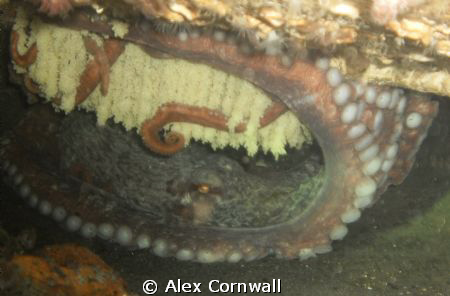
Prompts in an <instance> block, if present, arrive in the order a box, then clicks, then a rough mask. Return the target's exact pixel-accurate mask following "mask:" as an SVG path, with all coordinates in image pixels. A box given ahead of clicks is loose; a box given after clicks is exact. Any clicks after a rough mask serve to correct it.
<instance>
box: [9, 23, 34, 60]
mask: <svg viewBox="0 0 450 296" xmlns="http://www.w3.org/2000/svg"><path fill="white" fill-rule="evenodd" d="M18 42H19V33H17V32H15V31H13V32H12V33H11V57H12V59H13V60H14V62H15V63H16V64H17V65H18V66H20V67H23V68H28V67H29V66H30V65H31V64H33V63H34V62H35V61H36V58H37V46H36V43H34V44H33V45H32V46H31V47H30V49H28V51H27V52H26V53H25V54H23V55H22V54H20V53H19V51H18V49H17V44H18Z"/></svg>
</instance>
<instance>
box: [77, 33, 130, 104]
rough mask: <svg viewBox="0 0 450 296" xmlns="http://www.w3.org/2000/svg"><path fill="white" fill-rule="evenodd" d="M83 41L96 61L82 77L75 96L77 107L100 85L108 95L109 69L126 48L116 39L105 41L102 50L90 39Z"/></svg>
mask: <svg viewBox="0 0 450 296" xmlns="http://www.w3.org/2000/svg"><path fill="white" fill-rule="evenodd" d="M83 41H84V45H85V47H86V49H87V51H88V52H89V53H90V54H92V55H93V56H94V59H93V60H92V61H90V62H89V63H88V65H87V66H86V69H85V70H84V72H83V74H82V75H81V77H80V84H79V86H78V88H77V94H76V96H75V104H76V105H79V104H81V103H82V102H84V101H85V100H86V99H87V97H89V95H90V94H91V93H92V92H93V91H94V89H95V88H96V87H97V85H98V84H99V83H100V89H101V93H102V95H104V96H106V95H107V93H108V86H109V68H110V66H111V65H112V64H114V63H115V62H116V61H117V59H118V58H119V56H120V55H121V54H122V52H123V50H124V48H125V47H124V44H123V42H122V41H119V40H116V39H108V40H105V41H104V44H103V48H100V47H99V46H98V45H97V44H96V43H95V41H94V40H93V39H91V38H89V37H84V38H83Z"/></svg>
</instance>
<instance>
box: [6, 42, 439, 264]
mask: <svg viewBox="0 0 450 296" xmlns="http://www.w3.org/2000/svg"><path fill="white" fill-rule="evenodd" d="M130 36H131V37H130V39H133V38H134V39H138V38H137V37H132V34H130ZM168 38H172V39H174V41H172V42H175V43H177V45H178V48H180V46H179V44H180V40H181V39H184V38H185V36H182V38H177V37H175V38H173V36H169V37H167V36H165V37H164V39H168ZM201 38H202V41H204V42H211V38H209V37H208V36H202V37H201ZM111 40H112V41H111V43H116V44H117V43H121V42H119V41H113V39H111ZM13 41H14V35H13ZM134 41H136V40H134ZM137 41H139V40H137ZM165 41H167V40H163V41H162V42H165ZM181 41H182V45H183V46H184V47H185V48H191V46H192V44H189V39H188V40H181ZM202 41H200V42H199V39H198V37H197V39H196V40H195V43H196V44H199V43H200V44H201V42H202ZM107 42H108V41H105V44H104V47H105V49H104V50H105V53H107V52H109V49H108V47H107V44H108V43H107ZM212 42H214V43H215V45H216V48H217V43H219V44H220V42H222V41H220V40H214V41H212ZM167 43H168V44H169V45H170V42H167ZM12 45H13V47H12V53H13V59H14V60H15V61H16V63H17V61H19V62H20V61H21V60H28V59H31V60H32V58H29V57H30V56H33V54H28V53H27V54H26V55H23V56H20V55H19V56H18V58H17V60H16V58H14V56H15V54H14V52H15V50H14V42H12ZM183 46H181V50H183V48H182V47H183ZM226 46H230V45H229V44H226ZM200 48H208V47H207V46H204V47H200ZM209 48H211V47H209ZM235 50H236V49H235ZM30 52H32V50H31V51H30ZM92 52H94V51H92ZM97 52H98V50H97ZM202 54H204V53H202ZM213 54H214V53H213ZM230 56H231V55H230ZM244 58H245V59H249V57H248V56H245V57H244ZM266 59H267V60H273V59H274V57H267V58H266ZM97 60H99V59H97ZM108 60H109V62H110V63H111V62H112V61H113V60H114V58H111V59H110V58H109V56H108ZM25 64H26V63H25ZM100 64H101V63H100ZM268 64H270V63H268ZM277 65H278V66H277V67H278V68H271V70H274V71H273V72H276V71H279V70H280V68H281V70H282V71H283V72H286V71H289V69H293V68H294V67H295V66H296V65H300V66H301V68H303V70H305V68H306V67H309V68H307V70H308V71H311V69H314V71H315V72H314V73H316V74H317V73H319V74H317V75H319V76H318V77H319V78H320V79H318V83H319V84H322V85H321V86H320V88H321V89H322V90H321V91H317V92H314V91H311V93H312V94H316V93H320V92H322V93H327V94H330V95H328V96H326V97H325V98H323V97H321V96H319V95H317V96H316V95H307V96H305V97H303V100H296V101H289V100H286V101H285V102H287V104H288V106H289V107H290V108H291V109H294V110H298V109H299V108H303V109H305V105H317V106H320V104H317V103H323V104H324V105H326V107H325V108H324V109H327V108H328V109H327V111H330V112H326V113H327V114H326V115H325V117H326V116H328V117H326V118H324V119H325V120H324V122H325V123H326V124H327V125H328V124H329V123H332V124H333V126H332V127H331V128H330V130H332V132H330V134H333V133H334V136H335V137H337V138H340V141H342V142H343V144H342V146H341V147H340V149H347V150H348V149H350V150H351V151H352V153H351V154H352V155H353V154H356V155H357V156H358V157H357V158H355V159H356V160H354V162H355V163H354V164H350V165H349V166H348V167H349V168H350V167H351V166H352V165H356V166H357V167H358V168H359V171H360V172H361V175H362V177H361V178H360V179H359V180H358V182H356V184H349V187H350V188H354V192H353V193H351V194H349V196H351V199H352V201H351V202H350V205H349V206H347V207H346V208H345V211H343V212H342V213H337V214H338V219H339V220H340V221H339V222H338V223H334V222H333V225H334V227H333V228H332V229H331V230H330V232H329V233H328V236H329V239H331V240H334V239H341V238H343V237H344V236H345V234H346V232H347V229H346V227H345V224H346V223H351V222H353V221H356V220H357V219H358V218H359V216H360V210H361V209H363V208H365V207H367V206H368V205H370V204H371V203H372V202H373V201H374V199H375V195H379V194H380V193H382V192H383V191H384V189H385V188H386V186H387V185H388V183H387V182H386V181H387V178H388V176H389V177H390V179H391V180H392V181H393V182H395V183H398V182H401V180H402V179H403V178H404V176H405V175H406V173H407V172H408V170H409V169H410V167H411V165H412V161H413V157H414V154H415V152H416V151H417V149H418V146H419V145H420V143H421V142H422V140H423V138H424V136H425V134H426V130H427V129H428V127H429V125H430V123H431V119H432V117H433V116H434V115H435V113H436V112H437V106H435V105H434V104H431V103H429V102H428V101H426V100H423V99H419V98H415V99H410V100H407V99H406V97H405V96H403V92H402V91H401V90H397V89H394V90H381V89H379V88H377V87H374V86H364V85H362V84H359V83H349V82H345V81H344V79H343V78H342V76H341V74H340V73H339V71H338V70H337V69H334V68H330V66H329V61H328V60H327V59H318V60H316V62H315V64H310V63H309V62H301V61H293V62H292V64H291V65H283V64H281V63H279V62H278V61H277ZM306 65H307V66H306ZM94 68H97V70H96V71H99V69H98V68H99V66H98V65H96V66H95V67H94ZM99 72H101V71H99ZM294 72H295V71H294ZM288 74H289V73H288ZM97 77H98V78H97V79H96V81H97V83H98V81H99V80H101V81H102V84H107V82H105V81H107V78H105V77H102V76H101V75H98V76H97ZM246 78H247V79H249V78H248V77H246ZM249 80H251V78H250V79H249ZM302 83H305V82H304V81H302ZM316 83H317V82H316ZM323 84H325V85H326V87H324V86H323ZM80 85H81V83H80ZM316 86H317V85H314V86H312V87H311V89H313V88H314V87H316ZM323 89H326V90H323ZM319 99H321V100H323V101H321V102H319V101H318V100H319ZM300 104H301V105H302V106H299V105H300ZM330 107H331V108H330ZM404 114H407V115H406V116H405V115H404ZM322 116H323V115H322ZM331 117H332V118H331ZM337 123H341V124H337ZM158 130H159V128H158ZM6 142H7V141H4V142H2V143H4V144H5V143H6ZM344 144H345V145H344ZM2 154H4V153H2ZM346 159H348V157H346ZM2 167H3V169H4V170H5V171H6V172H7V173H8V174H9V175H11V176H15V177H14V183H15V184H16V185H17V186H18V189H19V193H20V195H21V196H23V197H26V198H30V196H33V197H34V198H33V202H32V203H33V204H38V203H39V201H38V200H36V198H37V197H36V196H35V195H33V194H32V193H31V188H30V187H29V186H28V185H27V184H26V183H25V182H23V176H22V177H20V174H19V173H18V171H19V170H18V169H17V166H15V165H14V164H11V163H9V162H5V161H4V162H3V166H2ZM388 174H389V175H388ZM39 208H40V210H41V212H43V213H46V214H47V215H48V214H51V213H52V206H51V205H49V204H46V203H44V204H41V205H40V206H39ZM57 209H58V211H57ZM62 210H64V211H62ZM62 210H61V208H58V207H55V208H54V209H53V211H55V213H53V214H52V215H53V216H54V217H57V218H55V219H57V220H60V221H63V220H64V219H65V218H66V214H67V211H66V210H65V209H62ZM58 213H59V214H58ZM62 213H65V214H64V215H63V214H62ZM339 214H340V215H339ZM335 215H336V213H335ZM71 218H72V219H71ZM66 224H67V226H68V227H69V229H73V230H78V229H81V232H82V233H83V235H85V236H88V237H91V236H92V235H95V231H98V234H99V236H100V237H104V238H107V239H111V238H113V236H114V238H115V239H116V240H117V241H118V242H119V243H121V244H124V245H130V244H132V243H135V244H137V245H138V246H139V247H150V246H152V247H153V250H154V251H155V253H156V254H163V253H165V252H167V250H165V248H167V246H168V245H170V243H169V242H168V241H164V240H163V239H158V238H156V239H154V240H150V237H149V236H147V235H146V234H145V232H144V233H139V231H135V230H133V231H132V230H131V227H128V226H127V225H119V226H112V225H111V224H108V223H103V224H101V225H92V223H88V222H83V221H82V220H81V219H80V218H78V219H76V218H73V217H68V219H66ZM336 225H337V226H336ZM116 228H117V229H116ZM93 233H94V234H93ZM114 233H115V235H114ZM133 241H134V242H133ZM325 246H327V245H325ZM325 249H327V248H325ZM180 250H181V249H180ZM180 250H178V251H176V250H175V254H176V256H177V257H179V259H185V260H188V259H193V258H194V257H196V260H198V261H207V260H208V258H211V257H210V256H209V257H208V256H205V255H203V256H202V255H201V254H199V253H198V254H193V253H192V252H186V250H185V249H183V252H180ZM308 250H309V248H308ZM172 251H173V250H172ZM316 251H317V252H316V253H318V251H319V250H316ZM320 251H321V252H323V251H324V248H322V249H321V250H320ZM314 253H315V251H314V249H312V250H309V251H304V252H299V254H301V255H300V257H301V258H306V257H309V256H310V255H313V254H314ZM237 257H239V256H234V257H233V258H234V259H236V258H237ZM202 258H203V259H202ZM228 260H229V261H232V259H230V257H229V258H228Z"/></svg>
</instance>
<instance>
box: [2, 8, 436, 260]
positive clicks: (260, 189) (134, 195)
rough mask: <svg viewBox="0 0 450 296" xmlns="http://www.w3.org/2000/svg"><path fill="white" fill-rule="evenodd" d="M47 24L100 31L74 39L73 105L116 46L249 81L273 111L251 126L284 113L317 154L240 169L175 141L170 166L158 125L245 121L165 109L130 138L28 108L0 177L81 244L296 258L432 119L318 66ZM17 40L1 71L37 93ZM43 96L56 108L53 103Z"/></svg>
mask: <svg viewBox="0 0 450 296" xmlns="http://www.w3.org/2000/svg"><path fill="white" fill-rule="evenodd" d="M145 22H147V21H145ZM56 23H58V24H59V25H62V26H66V27H71V28H73V29H76V30H82V29H85V30H88V31H89V32H91V33H96V34H103V35H106V36H110V37H109V39H103V38H101V37H99V38H100V39H101V46H100V45H98V43H97V44H95V43H94V44H93V43H91V42H90V41H89V39H85V46H86V48H87V50H88V51H89V52H90V54H91V55H92V56H93V57H94V58H93V60H92V62H91V63H89V64H87V66H86V71H85V72H83V73H84V74H83V75H82V76H81V78H80V81H79V87H78V88H77V93H76V101H75V104H76V105H79V104H81V103H82V102H83V101H84V100H85V99H86V98H87V97H88V96H89V94H90V93H91V92H93V91H94V89H96V88H97V89H99V90H100V92H101V94H102V95H106V94H107V92H108V86H109V80H108V79H109V77H108V73H109V71H110V68H109V67H110V66H111V65H112V64H113V63H114V61H115V60H116V59H117V57H118V56H120V54H121V52H122V49H121V48H122V46H123V43H127V42H132V43H134V44H138V45H140V46H141V47H143V48H145V49H146V50H148V52H150V53H151V54H153V55H155V53H156V55H159V56H160V57H166V55H170V56H172V57H177V58H181V59H186V60H189V61H191V62H194V63H201V64H206V65H210V66H212V67H214V68H216V69H220V70H222V71H225V72H227V73H231V74H233V75H235V76H237V77H240V78H241V79H244V80H247V81H249V82H251V83H253V84H254V85H256V86H257V87H259V88H260V89H262V90H264V91H265V92H267V93H269V94H270V96H271V98H272V99H273V101H274V105H275V106H276V107H274V109H271V110H270V112H269V111H268V112H267V113H266V114H269V115H267V117H266V114H264V116H263V117H262V118H269V119H268V121H267V122H268V123H269V122H272V121H274V120H275V119H276V118H277V117H278V115H279V114H281V113H283V112H284V111H285V110H286V109H289V110H290V111H291V112H292V113H293V114H295V116H296V117H298V118H299V119H300V120H301V122H302V123H303V124H304V125H306V126H307V127H308V128H309V130H310V131H311V133H312V134H313V135H314V137H315V140H316V141H317V143H318V145H319V146H320V148H321V151H322V156H319V157H313V160H311V159H310V160H307V155H308V153H306V152H305V151H304V150H301V151H298V150H295V149H293V150H294V151H290V150H289V151H288V152H289V153H288V155H287V156H286V158H284V160H281V161H280V162H274V161H272V162H271V161H269V160H267V159H266V160H265V164H264V165H263V168H261V166H260V167H257V168H255V167H252V166H251V165H250V166H248V165H246V164H245V163H244V162H243V161H242V158H241V157H237V156H236V155H238V156H239V155H240V154H239V153H238V152H236V153H231V152H229V151H226V149H225V150H224V151H222V152H211V151H210V150H209V149H208V148H207V147H204V146H202V145H197V144H193V145H190V146H188V147H187V148H185V149H184V150H182V151H180V152H178V151H179V148H180V147H178V146H177V148H176V149H173V150H171V152H170V153H166V154H172V153H174V152H178V153H176V154H175V155H173V156H170V157H167V156H160V155H156V154H154V153H152V152H150V151H149V150H148V149H147V148H146V146H148V147H149V148H150V150H153V151H156V152H158V151H157V148H155V147H160V148H161V149H162V150H161V151H163V152H164V151H167V149H172V147H173V145H179V143H180V141H182V137H180V135H176V136H175V140H173V141H172V140H170V139H168V138H169V137H168V136H167V135H166V136H161V134H160V129H161V128H162V127H163V126H164V125H165V124H167V123H170V122H179V121H182V122H191V123H195V124H199V125H204V126H209V127H212V128H216V129H221V130H225V131H228V132H230V133H232V132H239V128H241V129H242V130H245V123H244V125H242V126H241V127H239V125H237V126H236V127H235V130H234V131H233V130H231V131H230V130H228V129H227V127H226V126H227V125H226V120H227V118H226V117H224V115H223V114H221V113H218V112H213V111H214V110H213V111H211V110H208V109H201V110H200V109H198V108H193V109H192V106H184V107H183V106H182V108H181V109H180V106H176V107H177V108H178V109H177V108H175V111H174V108H168V109H163V110H162V111H161V112H162V114H163V115H164V116H165V117H164V116H163V117H162V118H163V119H161V117H158V118H157V119H158V120H157V119H155V118H153V119H149V120H150V124H148V125H143V126H142V127H141V132H140V135H141V138H139V137H137V136H136V135H134V134H131V133H129V132H128V133H127V132H125V131H124V130H123V129H122V128H120V127H118V126H116V125H115V124H113V123H111V122H109V123H107V124H106V126H105V127H101V128H99V127H96V126H95V120H94V119H93V118H92V116H91V115H86V114H84V113H78V112H74V113H73V114H71V115H69V116H67V118H65V119H64V118H62V116H61V115H57V114H53V113H52V112H50V111H49V110H48V108H45V107H39V108H36V109H33V110H30V112H29V113H28V114H27V116H26V117H25V118H24V120H23V121H22V122H21V124H20V125H19V126H18V127H17V128H16V130H15V131H14V133H13V136H11V137H8V138H7V139H4V140H2V142H1V145H2V146H1V154H0V155H1V168H2V170H3V172H4V174H5V176H8V182H9V183H10V184H11V185H13V186H15V188H17V190H18V193H19V195H20V196H21V197H23V198H24V199H25V200H27V201H28V203H29V204H30V205H32V206H34V207H37V208H38V209H39V210H40V212H41V213H42V214H45V215H50V216H52V217H53V218H54V219H55V220H56V221H58V222H61V223H63V224H64V225H66V227H67V228H68V229H69V230H71V231H80V232H81V234H82V235H83V236H85V237H94V236H98V237H100V238H102V239H106V240H111V241H115V242H118V243H120V244H122V245H124V246H127V247H134V248H150V249H152V250H153V252H154V253H155V254H157V255H160V256H176V257H177V258H178V259H180V260H194V261H199V262H205V263H206V262H216V261H228V262H237V261H240V260H253V259H256V258H261V257H263V256H266V255H268V254H275V255H276V256H278V257H282V258H295V257H297V258H301V259H306V258H309V257H311V256H314V255H315V254H319V253H325V252H328V251H330V250H331V242H332V241H333V240H340V239H342V238H343V237H344V236H345V235H346V233H347V227H346V224H348V223H352V222H354V221H356V220H358V218H359V217H360V215H361V211H362V210H363V209H365V208H367V207H368V206H370V205H372V204H373V203H374V202H375V201H376V200H377V199H378V197H379V196H380V195H381V194H382V193H383V192H384V191H385V190H386V188H387V187H388V186H389V185H390V184H399V183H401V182H402V181H403V179H404V178H405V177H406V175H407V174H408V172H409V170H410V169H411V167H412V165H413V162H414V159H415V155H416V152H417V150H418V149H419V146H420V144H421V143H422V141H423V139H424V138H425V136H426V133H427V130H428V128H429V126H430V124H431V121H432V119H433V117H434V116H435V115H436V113H437V108H438V107H437V104H436V103H435V102H432V101H430V100H428V99H426V98H423V97H419V96H415V95H412V94H408V93H406V92H405V91H403V90H400V89H390V88H384V87H380V86H371V85H364V84H362V83H359V82H355V81H346V80H345V79H344V78H343V77H342V75H341V74H340V72H339V71H338V70H337V69H335V68H332V67H330V66H329V62H328V60H327V59H326V58H322V57H319V58H316V59H305V60H302V59H295V58H293V57H289V56H281V57H280V56H277V55H275V56H274V55H266V54H265V53H262V52H259V51H251V52H248V51H245V50H242V48H241V47H240V46H239V44H237V43H236V42H229V41H227V40H225V39H224V38H221V35H220V34H218V33H217V34H215V33H214V32H213V33H203V34H200V35H198V34H197V33H196V36H195V37H194V36H191V35H189V33H183V34H181V35H180V34H166V33H158V32H156V31H154V30H152V27H151V26H150V25H148V24H146V23H137V24H133V25H130V27H129V28H128V31H127V32H126V33H125V34H124V35H123V36H122V37H120V39H115V38H117V37H113V36H115V33H114V31H113V28H112V27H111V26H110V24H109V23H107V22H105V21H102V20H98V19H96V18H94V17H89V16H87V15H86V14H84V13H73V14H71V15H70V16H69V17H67V18H65V19H64V20H63V21H56ZM16 43H17V36H15V35H14V33H13V35H12V43H11V50H12V58H13V62H14V63H15V64H16V65H19V66H21V67H22V68H24V69H26V71H23V72H22V73H19V75H18V77H16V79H17V80H19V81H20V82H21V84H23V85H24V86H25V88H26V89H27V90H28V91H29V92H31V93H35V94H41V95H45V93H44V94H42V85H40V84H39V83H37V82H36V81H32V79H31V80H30V77H29V76H28V73H29V72H28V70H27V69H29V67H31V65H32V64H33V63H34V61H35V60H36V58H37V57H39V49H38V48H36V47H30V48H29V49H28V51H27V52H26V53H24V52H18V49H17V48H16V46H15V44H16ZM52 100H53V103H54V104H55V105H57V104H58V102H60V100H64V98H57V97H55V98H52ZM277 106H278V107H277ZM280 106H281V107H280ZM248 108H252V106H248ZM179 110H181V111H179ZM273 110H275V111H276V112H272V111H273ZM277 110H278V111H277ZM210 111H211V112H210ZM199 114H200V115H199ZM205 114H207V116H205ZM271 114H272V115H273V114H275V115H273V116H272V115H271ZM263 122H265V121H264V120H262V119H261V120H260V125H261V126H263V125H264V123H263ZM147 123H148V122H147ZM224 124H225V125H224ZM142 141H143V143H144V144H145V145H146V146H145V145H142ZM171 141H172V142H171ZM158 145H159V146H158ZM311 153H312V152H311ZM321 157H323V163H324V166H323V168H321V167H320V165H319V163H320V159H321ZM314 159H315V160H314Z"/></svg>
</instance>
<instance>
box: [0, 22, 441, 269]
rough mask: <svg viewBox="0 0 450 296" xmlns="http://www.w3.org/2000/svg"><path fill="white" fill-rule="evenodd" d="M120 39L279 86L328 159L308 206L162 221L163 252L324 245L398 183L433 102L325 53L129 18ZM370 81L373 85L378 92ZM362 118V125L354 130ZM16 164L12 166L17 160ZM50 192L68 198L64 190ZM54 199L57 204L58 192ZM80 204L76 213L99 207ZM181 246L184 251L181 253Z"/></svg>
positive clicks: (210, 258)
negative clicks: (266, 221) (210, 220)
mask: <svg viewBox="0 0 450 296" xmlns="http://www.w3.org/2000/svg"><path fill="white" fill-rule="evenodd" d="M60 23H61V24H62V25H65V26H69V27H72V28H78V29H87V30H89V31H92V32H96V33H99V34H107V35H110V36H112V35H113V33H112V30H111V28H110V27H109V26H108V24H107V23H101V22H97V23H94V22H92V21H91V20H89V19H88V18H87V17H86V16H84V15H81V14H74V15H72V16H71V17H70V18H68V19H65V20H64V21H61V22H60ZM124 40H125V41H129V42H134V43H137V44H141V45H142V46H146V47H149V48H153V49H156V50H159V51H163V52H166V53H168V54H171V55H174V56H177V57H181V58H184V59H188V60H191V61H194V62H199V63H205V64H208V65H211V66H213V67H216V68H218V69H221V70H223V71H226V72H230V73H233V74H235V75H237V76H239V77H241V78H243V79H246V80H248V81H250V82H252V83H254V84H255V85H257V86H259V87H261V88H262V89H263V90H265V91H267V92H268V93H270V94H273V95H275V96H276V97H278V99H279V100H281V101H282V102H283V103H284V104H286V106H287V107H288V108H289V109H291V110H292V111H293V112H294V113H295V114H296V115H297V116H298V118H299V119H300V120H301V121H302V123H304V124H305V125H307V126H308V127H309V128H310V130H311V131H312V133H313V134H314V135H315V138H316V139H317V141H318V143H319V144H320V146H321V148H322V152H323V156H324V159H325V175H326V176H325V181H324V185H323V188H322V190H320V192H319V195H318V196H317V197H316V201H315V203H314V205H313V206H312V207H311V208H310V209H309V210H308V211H307V213H305V214H303V215H301V216H300V217H298V218H295V219H292V220H291V221H289V222H287V223H283V224H278V225H273V226H268V227H262V228H254V229H252V228H251V229H247V228H239V229H232V228H226V229H222V228H214V227H210V228H208V227H197V228H196V227H191V228H187V229H183V230H182V231H179V232H178V235H174V234H172V235H171V234H170V233H171V230H170V229H166V230H161V231H160V234H159V236H157V237H152V238H151V239H152V242H151V247H152V248H153V251H154V252H155V253H156V254H158V255H162V256H167V255H173V256H177V257H178V258H180V259H183V260H194V261H200V262H215V261H227V260H228V261H230V262H236V261H239V260H241V259H244V260H252V259H255V258H261V257H263V256H265V255H267V254H275V255H277V256H278V257H282V258H296V257H297V258H298V257H300V258H301V259H305V258H308V257H311V256H314V255H315V254H318V253H323V252H327V251H329V250H330V249H331V247H330V243H331V241H332V240H336V239H342V237H343V236H345V234H346V232H347V228H346V226H345V224H346V223H351V222H354V221H355V220H357V219H358V218H359V215H360V211H361V210H362V209H364V208H365V207H367V206H370V205H371V204H373V202H374V201H376V200H377V199H378V198H379V196H380V195H381V194H382V193H383V192H384V191H385V190H386V188H387V187H388V186H389V185H390V184H399V183H401V182H402V181H403V179H404V178H405V177H406V176H407V174H408V172H409V171H410V169H411V167H412V164H413V162H414V159H415V155H416V152H417V150H418V148H419V146H420V144H421V142H422V141H423V139H424V138H425V136H426V132H427V130H428V128H429V126H430V124H431V122H432V119H433V117H434V116H435V115H436V113H437V109H438V106H437V103H435V102H432V101H430V100H428V99H426V98H422V97H417V96H410V97H409V96H408V97H407V96H403V93H402V92H400V91H392V90H390V89H388V88H381V87H367V86H363V85H361V84H359V83H357V82H347V81H344V79H343V78H342V77H341V76H340V74H339V73H338V71H337V70H336V69H333V68H330V67H329V65H328V63H327V61H326V60H323V59H318V60H317V61H316V63H314V62H312V61H310V60H294V61H292V64H291V65H290V66H288V67H287V66H285V65H283V64H282V63H280V61H279V57H277V56H268V55H264V54H260V53H254V54H251V55H248V54H245V53H242V52H241V51H240V50H239V49H238V47H237V46H236V45H235V44H232V43H227V42H221V41H216V40H214V39H213V38H212V37H210V36H200V37H197V38H195V39H193V38H192V39H188V40H185V41H180V40H179V39H178V38H177V36H171V35H163V34H159V33H155V32H153V31H150V30H148V26H147V27H145V26H144V27H142V28H141V27H140V26H134V27H131V28H130V31H129V32H128V34H126V35H125V37H124ZM343 89H346V90H347V91H348V90H349V91H350V92H349V95H348V96H342V94H341V92H342V90H343ZM370 91H376V96H375V97H372V96H371V95H370ZM386 94H387V95H386ZM386 98H389V99H386ZM380 118H381V119H380ZM361 126H363V128H362V129H359V130H360V131H361V132H360V133H359V132H358V133H356V130H358V127H361ZM10 153H11V152H10V150H7V153H6V158H5V159H8V158H9V157H11V158H13V157H12V155H10ZM16 159H17V157H16ZM3 162H5V161H4V160H3ZM3 166H4V168H5V167H6V168H5V171H7V172H9V171H10V170H11V169H10V167H11V163H10V162H7V163H6V165H5V164H4V165H3ZM374 168H375V169H374ZM20 170H26V169H25V168H23V167H22V168H20V169H19V171H20ZM13 171H14V172H11V175H14V174H15V173H16V171H17V168H16V169H15V170H13ZM25 174H26V172H25ZM29 177H30V176H27V177H26V178H25V179H27V178H29ZM19 179H20V178H19ZM21 182H22V180H18V181H17V182H16V183H18V184H19V185H20V184H21ZM31 187H32V186H31ZM53 194H56V195H59V199H61V198H62V199H64V194H63V193H60V192H53ZM50 202H51V203H54V204H55V205H57V204H58V199H54V200H53V199H52V200H50ZM68 210H69V211H70V209H68ZM79 214H80V217H81V219H84V217H83V216H84V215H85V216H89V217H92V216H95V213H83V212H80V213H79ZM124 223H125V224H126V222H124ZM116 227H119V225H117V226H116ZM128 227H129V228H128V229H129V230H131V231H132V238H133V239H132V241H131V242H130V243H129V244H138V242H136V239H135V238H136V237H140V236H142V235H143V234H145V231H146V230H145V229H143V228H141V227H139V225H128ZM117 231H119V230H117ZM186 250H187V253H189V256H187V255H186V256H185V254H186V253H183V254H181V255H180V252H181V251H186Z"/></svg>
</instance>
